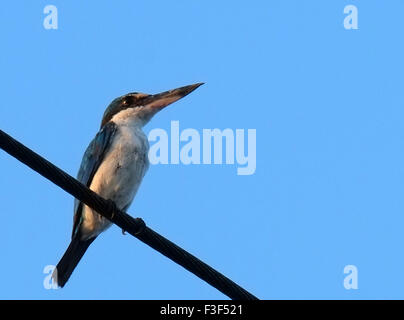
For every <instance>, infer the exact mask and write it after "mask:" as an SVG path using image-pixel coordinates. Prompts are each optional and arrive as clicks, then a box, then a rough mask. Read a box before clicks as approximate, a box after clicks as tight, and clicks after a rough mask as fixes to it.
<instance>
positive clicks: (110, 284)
mask: <svg viewBox="0 0 404 320" xmlns="http://www.w3.org/2000/svg"><path fill="white" fill-rule="evenodd" d="M48 4H53V5H55V6H56V7H57V9H58V29H57V30H46V29H44V27H43V19H44V18H45V15H44V13H43V9H44V7H45V6H46V5H48ZM350 4H354V5H356V6H357V8H358V12H359V29H358V30H346V29H345V28H344V26H343V21H344V18H345V15H344V12H343V11H344V7H345V6H346V5H350ZM403 9H404V3H403V2H402V1H399V0H389V1H380V0H379V1H369V0H368V1H360V0H346V1H342V0H334V1H319V0H317V1H314V0H310V1H309V0H307V1H298V0H295V1H291V0H287V1H286V0H283V1H253V2H249V3H248V4H247V3H246V2H245V1H231V2H229V1H222V2H210V3H209V2H206V1H204V2H203V1H185V0H179V1H172V2H167V1H115V2H111V1H99V2H97V4H96V5H95V4H93V3H91V2H82V1H68V2H66V1H56V0H55V1H52V2H48V1H8V2H7V3H3V4H2V7H1V10H0V26H1V28H0V37H1V39H2V40H1V41H2V50H1V53H0V68H1V75H0V86H1V92H2V99H1V104H0V128H1V129H2V130H4V131H6V132H7V133H9V134H11V135H12V136H14V137H15V138H17V139H19V140H20V141H21V142H23V143H24V144H26V145H27V146H29V147H30V148H32V149H34V150H35V151H36V152H38V153H40V154H41V155H43V156H44V157H46V158H47V159H49V160H50V161H52V162H54V163H55V164H56V165H58V166H60V167H61V168H62V169H64V170H66V171H67V172H68V173H70V174H72V175H76V173H77V171H78V168H79V165H80V162H81V157H82V154H83V153H84V150H85V148H86V147H87V145H88V143H89V142H90V140H91V139H92V138H93V136H94V135H95V134H96V132H97V130H98V128H99V124H100V121H101V117H102V114H103V112H104V110H105V108H106V106H107V105H108V104H109V103H110V101H111V100H112V99H114V98H115V97H117V96H119V95H122V94H125V93H127V92H131V91H141V92H147V93H157V92H160V91H164V90H168V89H172V88H176V87H178V86H182V85H187V84H191V83H195V82H200V81H203V82H206V84H205V85H204V86H203V87H201V88H199V89H198V90H197V91H195V92H194V93H192V94H191V95H190V96H188V97H186V98H185V99H183V100H181V101H179V102H177V103H175V104H174V105H172V106H170V107H168V108H167V109H165V110H164V111H162V112H161V113H160V114H158V115H157V116H155V118H154V119H153V120H152V121H151V122H150V123H149V124H148V125H147V126H146V127H145V131H146V132H149V131H150V130H152V129H154V128H163V129H165V130H167V131H169V128H170V123H171V121H174V120H177V121H179V122H180V128H181V130H182V129H185V128H194V129H196V130H198V131H199V132H202V130H203V129H205V128H219V129H225V128H231V129H233V130H236V129H245V130H247V129H256V132H257V154H256V157H257V166H256V172H255V173H254V174H253V175H248V176H239V175H237V173H236V172H237V170H236V168H237V165H236V164H235V165H225V164H223V165H183V164H179V165H170V164H168V165H153V166H151V167H150V169H149V172H148V173H147V175H146V177H145V179H144V181H143V184H142V186H141V188H140V190H139V192H138V194H137V196H136V199H135V201H134V203H133V205H132V206H131V208H130V209H129V210H128V212H129V213H130V214H132V215H134V216H141V217H143V219H144V220H145V221H146V223H147V224H148V225H149V226H150V227H151V228H153V229H155V230H156V231H158V232H160V233H161V234H162V235H164V236H166V237H167V238H169V239H171V240H172V241H174V242H176V243H177V244H179V245H180V246H182V247H183V248H185V249H187V250H189V251H190V252H191V253H193V254H195V255H196V256H198V257H199V258H201V259H202V260H204V261H205V262H207V263H208V264H210V265H211V266H213V267H214V268H216V269H218V270H220V271H221V272H223V273H224V274H225V275H226V276H228V277H230V278H231V279H233V280H234V281H236V282H237V283H239V284H240V285H241V286H243V287H245V288H246V289H247V290H249V291H251V292H253V293H254V294H255V295H257V296H258V297H260V298H264V299H315V298H319V299H367V298H371V299H376V298H379V299H384V298H390V299H398V298H404V294H403V291H402V290H403V289H402V288H403V287H404V258H403V254H402V251H403V245H404V233H403V232H402V229H403V225H404V215H403V212H404V197H403V194H404V188H403V187H404V185H403V181H404V165H403V164H404V148H403V147H404V146H403V141H404V129H403V125H402V119H403V117H404V111H403V107H404V97H403V89H402V83H403V71H404V70H403V69H404V68H403V56H404V52H403V51H404V50H403V44H402V30H403V28H404V21H403V19H402V11H403ZM0 163H1V169H0V170H1V178H0V199H1V201H0V208H1V210H0V211H1V214H2V232H1V233H0V243H1V245H0V252H1V261H2V263H1V264H0V298H3V299H4V298H5V299H15V298H18V299H75V298H77V299H93V298H94V299H222V298H225V296H223V295H222V294H221V293H219V292H217V291H216V290H215V289H213V288H211V287H210V286H209V285H207V284H206V283H204V282H202V281H201V280H199V279H198V278H196V277H195V276H193V275H192V274H190V273H188V272H187V271H185V270H184V269H182V268H181V267H179V266H177V265H175V264H174V263H173V262H171V261H170V260H168V259H167V258H165V257H163V256H161V255H160V254H158V253H157V252H155V251H153V250H152V249H150V248H148V247H147V246H146V245H144V244H143V243H141V242H139V241H138V240H136V239H134V238H133V237H131V236H130V235H127V236H123V235H122V234H121V231H120V230H119V229H118V228H117V227H115V226H113V227H111V228H110V229H109V230H108V231H107V232H105V233H104V234H102V235H101V236H100V237H99V238H98V239H97V240H96V241H95V242H94V243H93V245H92V246H91V247H90V249H89V250H88V252H87V253H86V255H85V257H84V258H83V260H82V261H81V262H80V264H79V266H78V267H77V269H76V270H75V272H74V274H73V276H72V277H71V279H70V281H69V283H68V284H67V285H66V287H65V288H64V289H61V290H46V289H45V288H44V286H43V281H44V278H45V276H46V274H44V273H43V269H44V267H45V266H46V265H52V264H56V263H57V262H58V260H59V259H60V257H61V256H62V254H63V252H64V250H65V249H66V248H67V245H68V242H69V239H70V232H71V226H72V210H73V199H72V197H71V196H70V195H68V194H66V193H65V192H63V191H62V190H60V189H59V188H58V187H56V186H54V185H53V184H51V183H50V182H48V181H46V180H45V179H43V178H42V177H40V176H39V175H38V174H36V173H34V172H32V171H31V170H29V169H28V168H26V167H25V166H24V165H22V164H20V163H19V162H17V161H16V160H15V159H13V158H11V157H10V156H8V155H7V154H5V153H4V152H0ZM346 265H355V266H356V267H357V270H358V289H357V290H346V289H345V288H344V285H343V281H344V277H345V276H346V275H345V274H344V273H343V270H344V267H345V266H346Z"/></svg>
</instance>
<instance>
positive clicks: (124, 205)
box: [52, 83, 203, 288]
mask: <svg viewBox="0 0 404 320" xmlns="http://www.w3.org/2000/svg"><path fill="white" fill-rule="evenodd" d="M202 84H203V83H196V84H192V85H188V86H184V87H180V88H177V89H173V90H169V91H165V92H162V93H158V94H145V93H140V92H131V93H128V94H126V95H123V96H120V97H118V98H116V99H114V100H113V101H112V102H111V103H110V104H109V106H108V107H107V108H106V110H105V112H104V115H103V117H102V121H101V127H100V130H99V132H98V133H97V134H96V136H95V137H94V139H93V140H92V141H91V142H90V144H89V145H88V147H87V149H86V151H85V153H84V155H83V159H82V162H81V166H80V169H79V172H78V174H77V179H78V180H79V181H80V182H81V183H83V184H84V185H86V186H87V187H88V188H90V189H91V190H92V191H94V192H96V193H97V194H98V195H100V196H101V197H103V198H105V199H109V200H112V201H114V202H115V205H116V206H117V208H118V209H120V210H122V211H126V210H127V209H128V208H129V206H130V205H131V203H132V201H133V199H134V197H135V195H136V193H137V191H138V189H139V186H140V184H141V182H142V180H143V177H144V175H145V174H146V171H147V170H148V167H149V161H148V150H149V143H148V140H147V137H146V135H145V133H144V132H143V130H142V128H143V126H144V125H146V124H147V123H148V122H149V121H150V120H151V118H152V117H153V116H154V115H155V114H156V113H157V112H159V111H160V110H162V109H164V108H165V107H167V106H168V105H170V104H172V103H173V102H175V101H177V100H179V99H181V98H183V97H185V96H186V95H188V94H189V93H191V92H192V91H194V90H195V89H196V88H198V87H199V86H201V85H202ZM73 209H74V216H73V230H72V235H71V241H70V244H69V246H68V248H67V250H66V252H65V253H64V255H63V256H62V258H61V259H60V261H59V263H58V264H57V265H56V268H55V269H54V271H53V273H52V278H53V280H54V281H55V283H56V284H57V286H58V287H61V288H63V287H64V286H65V284H66V282H67V281H68V280H69V278H70V276H71V274H72V273H73V271H74V269H75V268H76V266H77V264H78V263H79V262H80V260H81V258H82V257H83V255H84V254H85V252H86V251H87V249H88V247H89V246H90V245H91V243H92V242H93V241H94V240H95V239H96V238H97V237H98V235H100V234H101V233H102V232H103V231H105V230H106V229H107V228H108V227H109V226H110V225H111V224H112V223H111V222H110V221H109V220H108V219H107V218H105V217H103V216H102V215H100V214H99V213H97V212H96V211H94V210H93V209H91V208H90V207H88V206H87V205H85V204H83V203H82V202H80V201H79V200H77V199H75V201H74V208H73Z"/></svg>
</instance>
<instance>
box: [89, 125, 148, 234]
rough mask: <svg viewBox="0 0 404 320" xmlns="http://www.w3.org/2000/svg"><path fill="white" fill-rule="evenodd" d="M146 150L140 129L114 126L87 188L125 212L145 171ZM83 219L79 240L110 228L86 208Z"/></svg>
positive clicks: (146, 167)
mask: <svg viewBox="0 0 404 320" xmlns="http://www.w3.org/2000/svg"><path fill="white" fill-rule="evenodd" d="M148 150H149V144H148V140H147V137H146V136H145V134H144V133H143V131H142V130H141V127H139V126H136V125H126V124H125V125H118V129H117V132H116V134H115V136H114V138H113V141H112V143H111V146H110V147H109V150H108V151H107V153H106V155H105V158H104V160H103V162H102V163H101V165H100V166H99V168H98V170H97V172H96V174H95V175H94V178H93V181H92V183H91V185H90V189H91V190H93V191H95V192H96V193H98V194H99V195H100V196H102V197H104V198H105V199H111V200H113V201H115V203H116V205H117V206H118V208H119V209H122V210H126V209H127V208H128V207H129V206H130V204H131V202H132V200H133V198H134V197H135V195H136V192H137V190H138V188H139V185H140V183H141V181H142V179H143V177H144V175H145V173H146V171H147V169H148V166H149V162H148ZM83 218H84V219H83V223H82V225H81V234H82V239H85V238H89V237H92V236H96V235H98V234H99V233H101V232H102V231H104V230H105V229H106V228H107V227H108V226H110V222H109V221H108V220H107V219H105V218H104V217H102V216H101V215H99V214H97V213H96V212H93V210H92V209H90V208H89V207H87V206H84V208H83Z"/></svg>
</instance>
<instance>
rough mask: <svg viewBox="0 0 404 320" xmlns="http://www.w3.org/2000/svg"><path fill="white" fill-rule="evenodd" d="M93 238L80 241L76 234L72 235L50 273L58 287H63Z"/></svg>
mask: <svg viewBox="0 0 404 320" xmlns="http://www.w3.org/2000/svg"><path fill="white" fill-rule="evenodd" d="M94 240H95V237H94V238H91V239H88V240H84V241H81V240H80V239H79V237H78V236H75V237H73V239H72V241H71V242H70V244H69V247H68V248H67V250H66V252H65V254H64V255H63V257H62V259H60V261H59V263H58V265H57V266H56V269H55V270H54V271H53V274H52V278H53V279H54V280H55V281H56V282H57V284H58V286H59V287H61V288H63V287H64V285H65V284H66V282H67V280H69V278H70V276H71V274H72V273H73V270H74V269H75V268H76V266H77V264H78V263H79V261H80V259H81V258H82V257H83V255H84V253H85V252H86V251H87V249H88V247H89V246H90V244H91V243H92V242H93V241H94Z"/></svg>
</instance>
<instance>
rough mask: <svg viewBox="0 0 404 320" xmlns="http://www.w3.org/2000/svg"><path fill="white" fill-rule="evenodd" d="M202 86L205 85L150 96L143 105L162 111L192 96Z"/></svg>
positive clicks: (195, 85)
mask: <svg viewBox="0 0 404 320" xmlns="http://www.w3.org/2000/svg"><path fill="white" fill-rule="evenodd" d="M201 85H203V82H201V83H195V84H191V85H189V86H185V87H181V88H177V89H173V90H169V91H165V92H162V93H157V94H153V95H150V96H148V97H146V98H145V100H144V101H143V105H144V106H146V107H147V108H148V109H149V110H150V109H153V110H155V111H156V112H157V111H160V110H161V109H163V108H165V107H167V106H168V105H170V104H172V103H173V102H175V101H177V100H179V99H181V98H183V97H185V96H186V95H188V94H190V93H191V92H192V91H194V90H195V89H196V88H198V87H200V86H201Z"/></svg>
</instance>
